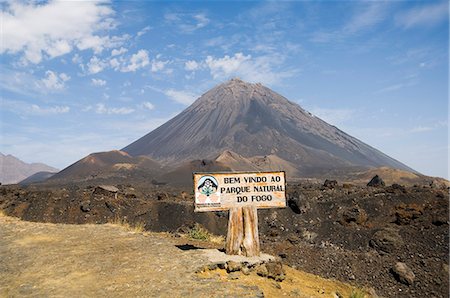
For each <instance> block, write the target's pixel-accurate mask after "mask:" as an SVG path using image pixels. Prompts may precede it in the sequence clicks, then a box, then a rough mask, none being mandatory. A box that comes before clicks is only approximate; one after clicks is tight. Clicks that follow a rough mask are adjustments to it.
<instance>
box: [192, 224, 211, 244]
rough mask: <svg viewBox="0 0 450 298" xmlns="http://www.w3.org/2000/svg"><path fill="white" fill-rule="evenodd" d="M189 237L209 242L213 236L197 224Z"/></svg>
mask: <svg viewBox="0 0 450 298" xmlns="http://www.w3.org/2000/svg"><path fill="white" fill-rule="evenodd" d="M188 235H189V237H190V238H192V239H196V240H205V241H207V240H209V239H210V238H211V234H210V233H209V232H208V231H207V230H206V229H205V228H203V227H202V226H201V225H200V224H198V223H196V224H195V225H194V227H193V228H192V229H191V230H190V231H189V234H188Z"/></svg>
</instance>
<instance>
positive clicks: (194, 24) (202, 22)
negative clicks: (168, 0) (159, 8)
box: [164, 13, 211, 33]
mask: <svg viewBox="0 0 450 298" xmlns="http://www.w3.org/2000/svg"><path fill="white" fill-rule="evenodd" d="M164 18H165V20H166V21H167V22H169V23H173V24H175V25H176V26H177V27H178V28H179V29H180V30H181V31H182V32H184V33H193V32H194V31H196V30H198V29H201V28H204V27H206V26H207V25H208V24H209V23H210V21H211V20H210V19H209V18H208V17H207V16H206V15H205V14H204V13H198V14H186V13H167V14H165V15H164Z"/></svg>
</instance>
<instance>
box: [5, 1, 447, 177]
mask: <svg viewBox="0 0 450 298" xmlns="http://www.w3.org/2000/svg"><path fill="white" fill-rule="evenodd" d="M0 5H1V7H2V12H1V14H2V16H1V17H2V30H3V31H2V36H1V38H2V40H1V48H0V56H1V72H0V86H1V143H0V152H2V153H4V154H12V155H14V156H16V157H18V158H20V159H22V160H24V161H26V162H44V163H46V164H49V165H51V166H55V167H57V168H60V169H62V168H64V167H66V166H68V165H69V164H71V163H73V162H75V161H77V160H78V159H80V158H82V157H84V156H86V155H87V154H89V153H92V152H98V151H106V150H113V149H120V148H122V147H124V146H126V145H128V144H129V143H131V142H132V141H134V140H136V139H137V138H139V137H141V136H143V135H145V134H146V133H148V132H150V131H151V130H153V129H154V128H156V127H157V126H159V125H161V124H163V123H164V122H165V121H167V120H169V119H170V118H172V117H173V116H175V115H176V114H177V113H179V112H181V111H182V110H183V109H184V108H186V107H187V106H188V105H189V104H190V103H192V102H193V101H194V100H195V99H196V98H197V97H198V96H200V95H201V94H202V93H204V92H206V91H207V90H208V89H210V88H212V87H213V86H215V85H216V84H218V83H220V82H223V81H225V80H227V79H229V78H231V77H240V78H241V79H243V80H246V81H250V82H261V83H263V84H265V85H267V86H268V87H270V88H272V89H273V90H274V91H276V92H278V93H280V94H281V95H283V96H285V97H287V98H288V99H290V100H291V101H294V102H297V103H298V104H299V105H301V106H302V107H303V108H305V109H306V110H309V111H310V112H312V113H313V114H315V115H317V116H318V117H320V118H322V119H324V120H325V121H327V122H329V123H331V124H333V125H336V126H337V127H339V128H340V129H342V130H344V131H346V132H347V133H349V134H350V135H353V136H355V137H357V138H359V139H361V140H362V141H364V142H366V143H368V144H369V145H371V146H374V147H375V148H377V149H379V150H381V151H383V152H384V153H386V154H388V155H390V156H392V157H394V158H396V159H398V160H400V161H401V162H403V163H405V164H407V165H408V166H410V167H412V168H414V169H416V170H418V171H420V172H422V173H424V174H427V175H432V176H441V177H448V173H447V168H448V151H449V146H448V65H449V64H448V36H449V31H448V26H449V23H448V22H449V20H448V11H449V8H448V2H447V1H389V2H381V1H371V2H359V1H351V2H343V1H333V2H331V1H327V2H325V1H323V2H316V1H295V2H256V1H255V2H251V1H246V2H218V1H214V2H212V1H208V2H207V1H204V2H202V1H189V2H188V1H185V2H183V1H178V2H169V1H164V2H156V1H145V2H144V1H117V2H108V1H101V2H95V1H84V2H81V1H74V2H54V1H37V2H17V1H13V2H9V1H6V2H2V3H1V4H0Z"/></svg>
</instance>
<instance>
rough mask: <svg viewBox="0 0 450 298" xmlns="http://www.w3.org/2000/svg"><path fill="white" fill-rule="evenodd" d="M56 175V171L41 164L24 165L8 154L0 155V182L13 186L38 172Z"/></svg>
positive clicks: (24, 163)
mask: <svg viewBox="0 0 450 298" xmlns="http://www.w3.org/2000/svg"><path fill="white" fill-rule="evenodd" d="M43 171H45V172H51V173H56V172H58V169H56V168H53V167H50V166H48V165H46V164H43V163H31V164H29V163H26V162H23V161H21V160H20V159H18V158H17V157H14V156H12V155H10V154H8V155H4V154H2V153H0V182H1V183H2V184H15V183H18V182H20V181H22V180H24V179H25V178H28V177H29V176H31V175H33V174H36V173H38V172H43Z"/></svg>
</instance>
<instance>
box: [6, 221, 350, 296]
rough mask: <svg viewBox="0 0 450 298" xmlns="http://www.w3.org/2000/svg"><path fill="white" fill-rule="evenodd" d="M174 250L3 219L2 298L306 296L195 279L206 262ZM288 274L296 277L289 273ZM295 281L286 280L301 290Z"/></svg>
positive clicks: (112, 230) (147, 237)
mask: <svg viewBox="0 0 450 298" xmlns="http://www.w3.org/2000/svg"><path fill="white" fill-rule="evenodd" d="M177 244H178V243H177V240H176V239H174V238H171V237H166V236H164V235H159V234H152V233H132V232H129V231H127V230H126V229H124V228H121V227H118V226H114V225H63V224H45V223H31V222H25V221H20V220H18V219H16V218H11V217H5V216H3V217H2V216H0V297H262V296H264V294H265V296H266V297H270V296H278V295H280V296H281V295H283V294H284V295H289V296H292V295H290V294H292V293H294V294H295V295H293V296H297V297H310V296H311V295H310V294H309V295H301V294H300V293H301V290H296V291H291V292H289V293H286V292H283V290H282V289H280V288H281V287H280V286H279V285H276V284H275V282H274V281H269V280H267V279H263V278H260V277H256V276H255V278H256V279H257V278H260V279H261V280H260V282H259V283H258V281H257V280H256V279H255V278H253V279H252V278H250V277H248V276H246V277H245V278H244V277H243V276H242V279H237V280H232V281H231V280H229V279H228V278H226V277H224V276H223V274H222V275H221V274H219V273H216V274H210V276H205V275H199V274H196V273H195V271H196V270H197V269H198V268H201V267H204V266H205V265H207V264H208V263H209V261H208V260H207V258H206V257H205V256H204V254H202V253H201V252H200V251H199V250H181V249H179V248H178V247H177V246H176V245H177ZM288 270H290V271H289V274H290V275H292V277H294V275H295V273H294V270H292V269H290V268H289V269H288ZM296 278H297V277H295V278H291V279H290V280H291V283H292V284H294V283H295V284H297V286H298V283H301V280H298V279H296ZM315 282H317V285H316V288H317V289H318V290H316V289H314V287H312V288H311V289H310V290H311V291H312V293H314V291H316V292H317V293H318V296H320V297H330V294H331V292H329V291H331V290H328V289H337V288H339V289H341V293H346V295H345V296H346V297H348V296H347V295H348V291H349V290H350V289H351V288H350V287H348V286H346V285H343V284H338V283H334V282H332V281H326V280H319V279H317V280H316V281H315ZM288 284H289V281H287V282H286V281H285V282H284V284H283V287H287V286H288ZM268 285H269V286H268ZM310 286H311V285H310ZM270 288H272V289H271V290H268V289H270ZM286 289H287V288H286ZM321 289H325V290H321ZM263 291H264V292H265V293H263ZM277 291H278V292H277ZM325 291H328V295H324V294H326V293H325ZM313 296H315V295H313ZM331 297H332V296H331Z"/></svg>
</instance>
